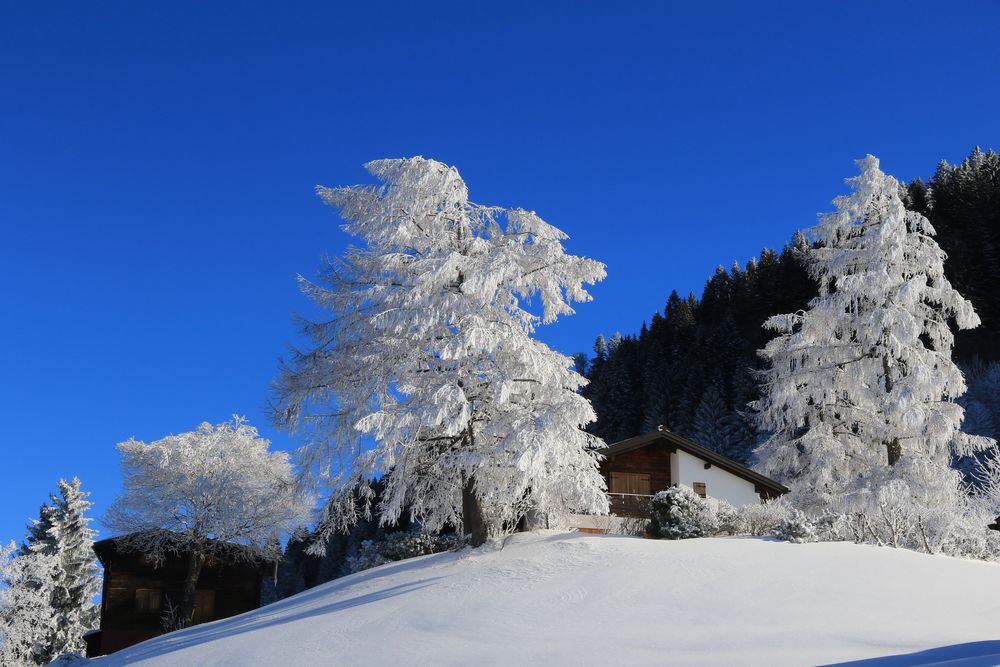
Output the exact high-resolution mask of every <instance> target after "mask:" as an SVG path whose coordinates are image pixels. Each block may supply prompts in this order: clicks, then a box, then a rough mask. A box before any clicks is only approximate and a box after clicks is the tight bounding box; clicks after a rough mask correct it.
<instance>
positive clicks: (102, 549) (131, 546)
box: [93, 530, 273, 567]
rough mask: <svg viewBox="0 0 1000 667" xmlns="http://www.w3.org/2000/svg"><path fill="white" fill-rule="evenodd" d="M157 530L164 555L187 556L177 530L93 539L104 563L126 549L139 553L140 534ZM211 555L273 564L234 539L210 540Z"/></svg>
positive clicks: (96, 551)
mask: <svg viewBox="0 0 1000 667" xmlns="http://www.w3.org/2000/svg"><path fill="white" fill-rule="evenodd" d="M147 532H148V533H155V534H156V537H158V538H160V539H159V546H160V550H161V551H162V553H163V556H164V557H166V555H167V554H170V555H171V556H173V557H186V556H187V555H188V553H189V552H190V548H189V547H188V545H187V542H186V540H185V539H184V537H183V536H182V535H180V534H178V533H171V532H170V531H167V530H150V531H142V532H139V533H130V534H128V535H117V536H115V537H108V538H105V539H103V540H98V541H97V542H94V545H93V549H94V553H95V554H97V559H98V560H99V561H100V562H101V565H102V566H104V567H107V566H108V563H109V562H110V561H111V560H112V559H113V558H114V557H115V556H116V555H117V554H124V553H136V552H138V551H140V549H139V548H138V544H139V543H140V541H141V540H140V538H141V537H142V536H143V535H145V534H146V533H147ZM209 547H210V555H211V557H212V558H213V559H217V560H223V561H227V562H234V563H236V562H245V563H251V564H260V565H262V566H269V565H273V562H272V561H271V560H270V559H267V558H262V557H261V556H259V555H258V552H257V551H255V550H254V549H252V548H250V547H248V546H245V545H242V544H237V543H234V542H221V541H218V540H209Z"/></svg>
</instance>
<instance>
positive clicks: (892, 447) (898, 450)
mask: <svg viewBox="0 0 1000 667" xmlns="http://www.w3.org/2000/svg"><path fill="white" fill-rule="evenodd" d="M885 448H886V451H887V453H888V455H889V465H890V466H894V465H896V462H897V461H899V457H901V456H902V455H903V447H902V445H900V444H899V438H893V439H892V442H887V443H886V444H885Z"/></svg>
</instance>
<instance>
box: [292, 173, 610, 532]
mask: <svg viewBox="0 0 1000 667" xmlns="http://www.w3.org/2000/svg"><path fill="white" fill-rule="evenodd" d="M366 166H367V168H368V170H369V171H370V172H371V173H372V174H373V175H375V176H376V177H377V178H378V179H379V180H380V181H381V183H380V184H378V185H361V186H354V187H343V188H323V187H321V188H319V194H320V196H321V197H322V198H323V200H324V201H326V202H327V203H328V204H331V205H332V206H334V207H336V208H337V209H338V210H339V212H340V214H341V216H342V217H343V218H344V219H345V220H346V221H347V224H346V225H344V227H343V229H344V230H345V231H346V232H347V233H349V234H351V235H353V236H355V237H358V238H359V239H360V245H359V246H357V247H351V248H349V249H348V250H347V251H346V253H345V254H344V255H343V256H342V257H339V258H336V259H333V260H330V261H328V262H327V265H326V270H325V271H324V273H323V274H322V276H321V278H320V280H319V281H318V282H311V281H308V280H305V279H303V278H300V283H301V285H302V289H303V291H304V292H305V293H306V294H307V295H308V296H309V297H310V298H311V299H312V300H313V301H314V302H315V303H316V304H317V305H318V306H320V307H321V308H323V309H324V310H327V311H329V313H330V317H329V318H328V319H327V320H325V321H321V322H305V323H304V325H303V332H304V333H305V334H306V335H307V336H308V338H309V340H310V341H311V344H310V345H309V347H308V348H307V349H305V350H301V351H295V352H294V354H293V356H292V358H291V360H290V362H289V363H288V365H287V366H286V368H285V369H284V371H283V373H282V375H281V377H280V378H279V379H278V381H277V382H276V385H275V397H276V405H275V418H276V420H277V421H278V423H280V424H282V425H284V426H285V427H287V428H289V429H298V428H301V429H304V430H306V431H307V433H308V438H309V442H310V444H309V445H308V446H306V447H305V448H303V449H302V450H301V454H302V456H301V462H302V463H303V465H304V466H305V467H306V468H308V469H310V470H311V471H313V472H314V473H317V476H318V478H319V479H321V480H322V481H323V482H325V483H326V484H327V485H328V486H329V488H330V489H331V490H332V491H333V495H332V496H331V500H330V502H329V503H328V504H327V507H326V515H325V517H324V526H326V527H327V529H328V530H333V529H341V528H344V527H346V526H347V525H349V524H350V523H351V522H353V521H354V520H356V518H357V515H356V512H357V509H356V506H355V502H354V498H353V496H352V490H353V489H356V488H358V489H361V491H362V494H363V498H367V499H369V502H363V503H362V505H363V507H362V512H364V513H366V514H367V513H369V512H370V511H371V503H370V498H371V497H372V495H371V493H370V489H369V480H370V479H372V478H373V477H376V476H379V475H381V476H383V479H384V481H385V495H384V497H383V499H382V501H381V502H380V503H379V504H378V507H377V511H378V514H379V516H380V520H381V521H383V522H386V523H391V522H393V521H394V520H396V519H397V518H398V517H399V515H400V513H401V512H403V511H404V507H406V508H409V512H410V514H411V515H412V517H413V518H414V519H417V520H419V521H420V522H421V523H422V524H423V525H424V526H425V528H427V529H429V530H435V529H437V528H439V527H441V526H442V525H445V524H452V525H462V526H463V527H464V529H465V531H466V532H467V533H469V534H471V535H472V541H473V543H478V542H482V541H483V540H484V539H485V538H486V537H487V534H488V533H489V532H491V531H493V532H496V531H502V530H503V529H504V528H505V527H510V525H511V524H512V523H513V522H516V521H517V519H518V518H519V516H520V515H521V514H523V513H524V512H525V511H526V510H528V509H529V508H530V509H535V510H538V511H542V512H545V511H560V510H565V509H567V508H575V509H579V510H592V511H606V509H607V505H606V502H607V501H606V499H605V496H604V493H603V486H604V485H603V483H602V481H601V477H600V475H599V474H598V470H597V463H596V458H595V453H594V449H595V448H596V447H598V446H599V445H600V444H601V443H600V441H599V440H598V439H596V438H595V437H593V436H591V435H589V434H587V433H585V432H584V431H583V430H582V429H581V427H582V426H583V425H585V424H587V423H588V422H590V421H592V420H593V419H594V413H593V410H592V409H591V407H590V404H589V403H588V402H587V400H586V399H585V398H583V397H582V396H581V395H580V394H579V393H577V390H578V389H579V388H580V387H581V385H583V384H585V383H586V380H585V379H584V378H582V377H581V376H580V375H579V374H578V373H577V372H575V371H574V370H573V369H572V360H571V359H570V358H569V357H566V356H564V355H562V354H559V353H557V352H555V351H553V350H551V349H550V348H549V347H548V346H546V345H544V344H543V343H541V342H539V341H537V340H535V339H533V338H532V334H533V333H534V332H535V330H536V328H537V327H538V325H539V324H543V323H550V322H552V321H554V320H555V319H556V318H558V317H559V316H560V315H568V314H571V313H573V309H572V308H571V306H570V304H571V303H572V302H574V301H576V302H582V301H588V300H589V299H590V295H589V294H588V293H587V292H586V290H585V289H584V284H591V283H594V282H596V281H598V280H601V279H602V278H603V277H604V275H605V272H604V266H603V265H602V264H600V263H599V262H596V261H593V260H590V259H584V258H580V257H574V256H572V255H568V254H566V252H564V249H563V244H562V242H563V241H564V240H566V238H567V236H566V235H565V234H564V233H563V232H561V231H559V230H558V229H556V228H555V227H552V226H551V225H549V224H547V223H546V222H544V221H543V220H542V219H541V218H540V217H538V215H536V214H535V213H533V212H531V211H525V210H522V209H507V208H499V207H491V206H483V205H480V204H476V203H473V202H472V201H470V200H469V196H468V189H467V187H466V184H465V182H464V181H463V180H462V178H461V177H460V176H459V173H458V171H457V170H456V169H455V168H453V167H449V166H447V165H444V164H441V163H440V162H436V161H433V160H425V159H423V158H419V157H418V158H412V159H399V160H378V161H375V162H371V163H369V164H368V165H366ZM533 298H537V299H538V301H540V306H541V307H540V309H538V310H539V311H540V312H538V311H533V310H531V309H530V308H529V305H530V303H531V300H532V299H533Z"/></svg>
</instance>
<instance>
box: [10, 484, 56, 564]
mask: <svg viewBox="0 0 1000 667" xmlns="http://www.w3.org/2000/svg"><path fill="white" fill-rule="evenodd" d="M49 499H50V500H52V502H55V499H56V497H55V496H54V495H52V494H49ZM54 512H55V508H53V507H52V505H48V504H45V503H42V505H41V506H40V507H39V508H38V518H37V519H31V520H30V521H29V523H28V525H27V526H25V528H26V529H27V533H26V535H25V537H24V542H22V543H21V546H20V547H19V548H18V554H21V555H23V554H29V553H37V552H38V551H42V550H47V551H49V552H50V553H51V552H52V551H54V550H55V541H54V539H53V537H52V534H51V530H52V516H53V513H54Z"/></svg>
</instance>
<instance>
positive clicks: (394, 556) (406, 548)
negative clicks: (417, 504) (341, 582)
mask: <svg viewBox="0 0 1000 667" xmlns="http://www.w3.org/2000/svg"><path fill="white" fill-rule="evenodd" d="M461 543H462V542H461V539H460V538H459V537H458V536H456V535H432V534H430V533H425V532H420V531H406V532H397V533H387V534H385V535H384V536H383V537H381V538H379V539H375V540H364V541H363V542H362V543H361V545H360V546H359V547H358V548H357V550H356V551H355V552H354V553H353V554H350V555H348V556H347V562H346V564H345V568H346V570H347V574H353V573H355V572H361V571H362V570H367V569H369V568H373V567H378V566H379V565H384V564H385V563H391V562H392V561H397V560H404V559H406V558H414V557H416V556H426V555H428V554H436V553H440V552H442V551H448V550H450V549H454V548H456V547H457V546H459V545H460V544H461Z"/></svg>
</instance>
